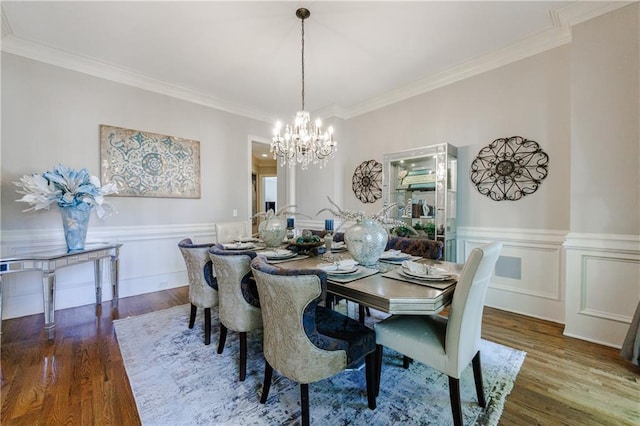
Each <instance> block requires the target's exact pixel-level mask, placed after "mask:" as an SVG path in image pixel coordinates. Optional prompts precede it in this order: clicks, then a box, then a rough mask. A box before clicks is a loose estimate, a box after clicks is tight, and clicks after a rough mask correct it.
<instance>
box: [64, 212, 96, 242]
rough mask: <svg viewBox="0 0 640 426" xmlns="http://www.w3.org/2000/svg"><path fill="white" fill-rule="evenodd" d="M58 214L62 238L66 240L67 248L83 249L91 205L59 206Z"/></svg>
mask: <svg viewBox="0 0 640 426" xmlns="http://www.w3.org/2000/svg"><path fill="white" fill-rule="evenodd" d="M60 214H61V215H62V226H63V228H64V239H65V241H66V242H67V250H68V251H77V250H84V244H85V242H86V240H87V227H88V226H89V216H90V214H91V206H89V205H88V204H79V205H78V206H74V207H60Z"/></svg>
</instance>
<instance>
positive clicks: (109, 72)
mask: <svg viewBox="0 0 640 426" xmlns="http://www.w3.org/2000/svg"><path fill="white" fill-rule="evenodd" d="M3 26H4V14H3ZM2 51H3V52H7V53H12V54H14V55H18V56H23V57H25V58H29V59H33V60H36V61H39V62H44V63H47V64H50V65H55V66H58V67H61V68H65V69H68V70H72V71H77V72H80V73H83V74H88V75H92V76H94V77H98V78H102V79H105V80H110V81H114V82H117V83H121V84H125V85H127V86H132V87H136V88H139V89H143V90H148V91H151V92H155V93H159V94H162V95H166V96H170V97H172V98H176V99H181V100H184V101H187V102H191V103H194V104H198V105H203V106H207V107H211V108H215V109H218V110H222V111H225V112H228V113H231V114H236V115H240V116H243V117H248V118H253V119H255V120H259V121H264V122H267V123H269V122H273V121H275V117H273V116H272V115H270V114H267V113H265V112H263V111H259V110H257V109H255V108H252V107H248V106H245V105H237V104H233V103H229V102H226V101H225V100H223V99H220V98H216V97H214V96H210V95H207V94H205V93H202V92H198V91H196V90H192V89H188V88H185V87H181V86H178V85H175V84H172V83H169V82H166V81H162V80H158V79H155V78H152V77H148V76H145V75H143V74H139V73H136V72H134V71H131V70H128V69H126V68H121V67H117V66H114V65H111V64H109V63H106V62H103V61H100V60H97V59H95V58H91V57H86V56H80V55H76V54H73V53H69V52H65V51H63V50H60V49H55V48H52V47H49V46H45V45H42V44H39V43H33V42H30V41H27V40H24V39H21V38H19V37H16V36H15V35H13V34H9V35H7V36H5V37H3V39H2Z"/></svg>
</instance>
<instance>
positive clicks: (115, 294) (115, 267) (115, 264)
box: [111, 249, 120, 308]
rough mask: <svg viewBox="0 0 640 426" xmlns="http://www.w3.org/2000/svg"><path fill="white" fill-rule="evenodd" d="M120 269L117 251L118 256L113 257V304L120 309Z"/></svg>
mask: <svg viewBox="0 0 640 426" xmlns="http://www.w3.org/2000/svg"><path fill="white" fill-rule="evenodd" d="M119 268H120V261H119V260H118V251H117V249H116V255H115V256H111V289H112V291H113V298H112V299H111V304H112V305H113V306H115V307H116V308H117V307H118V298H119V297H120V296H119V294H118V286H119V278H120V277H119V276H118V273H119Z"/></svg>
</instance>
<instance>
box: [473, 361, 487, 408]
mask: <svg viewBox="0 0 640 426" xmlns="http://www.w3.org/2000/svg"><path fill="white" fill-rule="evenodd" d="M471 363H472V365H473V379H474V381H475V382H476V393H477V394H478V405H480V406H481V407H482V408H484V407H486V405H487V402H486V401H485V399H484V386H483V385H482V366H481V365H480V351H478V353H477V354H476V355H475V356H474V357H473V360H472V361H471Z"/></svg>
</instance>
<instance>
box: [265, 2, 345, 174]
mask: <svg viewBox="0 0 640 426" xmlns="http://www.w3.org/2000/svg"><path fill="white" fill-rule="evenodd" d="M296 16H297V17H298V18H300V20H301V21H302V24H301V29H302V31H301V34H302V40H301V48H302V49H301V50H302V52H301V53H302V54H301V58H302V60H301V65H302V109H301V110H300V111H298V112H297V113H296V117H295V119H294V121H293V122H291V123H289V124H287V125H285V126H284V127H283V126H282V124H281V123H280V122H279V121H278V122H276V125H275V128H274V129H273V139H272V142H271V152H272V153H273V158H274V159H276V158H280V160H281V163H280V165H281V166H284V165H285V164H287V163H288V164H289V166H290V167H294V166H295V165H296V164H299V165H300V167H301V168H302V170H306V169H307V168H308V167H309V165H310V164H318V163H319V164H320V168H322V166H323V165H324V164H326V162H327V159H329V158H331V157H333V155H334V154H335V152H336V151H337V150H338V147H337V146H338V143H337V142H336V141H335V139H333V128H332V127H329V129H328V130H327V131H326V132H325V131H323V130H322V122H321V121H320V120H319V119H318V120H315V121H313V120H311V116H310V114H309V112H308V111H305V109H304V108H305V105H304V95H305V93H304V20H305V19H307V18H308V17H309V16H311V13H310V12H309V10H308V9H305V8H300V9H298V10H297V11H296Z"/></svg>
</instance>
